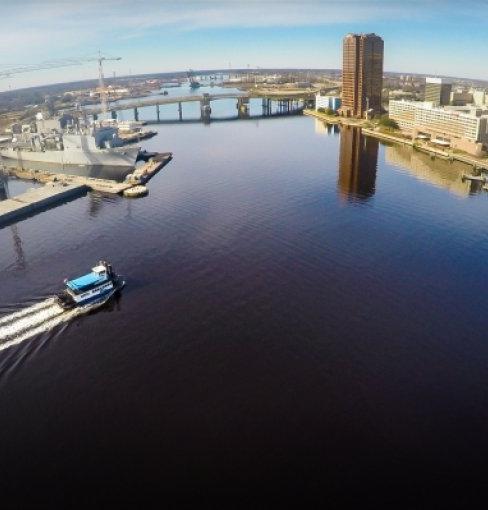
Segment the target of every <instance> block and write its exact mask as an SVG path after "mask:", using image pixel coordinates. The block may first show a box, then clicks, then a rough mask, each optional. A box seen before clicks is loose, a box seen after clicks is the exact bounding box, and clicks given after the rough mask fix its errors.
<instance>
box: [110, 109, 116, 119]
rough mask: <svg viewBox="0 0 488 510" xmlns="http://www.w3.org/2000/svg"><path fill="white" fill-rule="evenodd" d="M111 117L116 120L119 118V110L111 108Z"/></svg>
mask: <svg viewBox="0 0 488 510" xmlns="http://www.w3.org/2000/svg"><path fill="white" fill-rule="evenodd" d="M110 117H111V118H112V119H114V120H117V112H116V111H115V110H111V111H110Z"/></svg>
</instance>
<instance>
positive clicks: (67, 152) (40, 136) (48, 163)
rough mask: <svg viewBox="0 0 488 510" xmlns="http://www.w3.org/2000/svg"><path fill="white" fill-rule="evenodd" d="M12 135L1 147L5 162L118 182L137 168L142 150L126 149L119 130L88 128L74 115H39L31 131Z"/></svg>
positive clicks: (19, 166)
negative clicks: (55, 116)
mask: <svg viewBox="0 0 488 510" xmlns="http://www.w3.org/2000/svg"><path fill="white" fill-rule="evenodd" d="M16 131H17V132H16ZM12 132H13V135H12V141H11V142H10V143H9V144H7V145H4V146H0V156H2V160H3V161H2V162H3V164H4V165H5V166H9V167H16V168H23V169H26V170H50V171H59V172H60V173H66V174H73V175H85V176H91V177H101V176H103V177H106V178H112V179H117V180H118V179H123V178H124V177H125V175H127V174H128V173H129V172H131V171H132V170H133V169H134V167H135V164H136V161H137V157H138V155H139V151H140V148H139V147H137V146H134V145H126V146H124V142H123V140H121V139H120V138H119V136H118V131H117V129H116V128H113V127H107V126H103V125H97V124H91V125H88V124H86V123H84V121H83V119H80V118H77V117H73V116H71V115H63V116H61V117H57V118H53V119H44V118H43V116H42V114H38V115H37V117H36V122H35V124H33V125H32V126H30V127H29V128H28V129H24V130H23V131H22V130H21V131H20V132H19V129H18V128H17V129H15V128H13V129H12Z"/></svg>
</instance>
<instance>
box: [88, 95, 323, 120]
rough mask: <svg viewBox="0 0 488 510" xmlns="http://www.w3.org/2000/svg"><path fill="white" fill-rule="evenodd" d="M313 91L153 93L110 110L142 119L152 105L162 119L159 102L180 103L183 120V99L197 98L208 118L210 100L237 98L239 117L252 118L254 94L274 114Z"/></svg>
mask: <svg viewBox="0 0 488 510" xmlns="http://www.w3.org/2000/svg"><path fill="white" fill-rule="evenodd" d="M314 96H315V92H314V91H310V90H306V91H265V92H262V91H252V92H220V93H216V94H210V93H204V94H195V95H187V96H173V97H169V96H164V95H158V96H151V97H144V98H138V99H132V100H124V102H120V103H117V102H114V103H109V105H108V111H109V112H110V114H111V115H112V118H116V116H117V112H118V111H124V110H133V112H134V118H135V120H139V108H146V107H148V106H153V107H155V109H156V115H155V117H156V120H155V121H154V122H163V121H162V119H161V115H160V106H166V105H172V104H175V105H178V120H179V121H182V120H183V103H192V102H196V103H199V104H200V120H203V121H208V120H210V118H211V112H212V108H211V103H212V101H218V100H222V99H234V100H235V101H236V109H237V117H238V118H249V116H250V115H249V102H250V100H251V98H258V99H261V100H262V113H263V116H268V115H271V114H272V112H273V104H274V105H275V108H274V110H277V112H278V113H279V114H285V113H296V112H297V111H300V110H302V109H303V108H304V107H305V106H306V105H308V104H309V103H310V101H313V99H314ZM84 111H85V112H86V113H87V114H88V115H93V116H94V117H95V118H96V117H97V116H98V115H99V114H101V113H102V112H103V110H102V106H95V107H89V108H85V109H84Z"/></svg>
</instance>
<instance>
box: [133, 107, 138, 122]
mask: <svg viewBox="0 0 488 510" xmlns="http://www.w3.org/2000/svg"><path fill="white" fill-rule="evenodd" d="M134 120H136V121H137V120H139V110H138V109H137V107H136V108H134Z"/></svg>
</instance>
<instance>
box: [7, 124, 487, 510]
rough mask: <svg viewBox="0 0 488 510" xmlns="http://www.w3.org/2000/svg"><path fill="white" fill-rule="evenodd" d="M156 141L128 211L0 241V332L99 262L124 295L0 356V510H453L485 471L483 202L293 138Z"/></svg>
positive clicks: (428, 167) (415, 174) (316, 139)
mask: <svg viewBox="0 0 488 510" xmlns="http://www.w3.org/2000/svg"><path fill="white" fill-rule="evenodd" d="M158 130H159V136H158V137H155V138H153V139H151V140H149V141H148V142H147V144H146V145H145V147H146V148H148V149H151V150H155V149H157V150H161V151H172V152H173V153H174V159H173V161H172V162H171V163H170V164H169V165H168V166H167V167H166V168H165V169H164V170H163V171H162V172H161V173H160V174H159V175H157V176H156V177H155V178H154V179H153V180H152V181H151V182H150V184H149V189H150V193H149V196H148V197H146V198H144V199H140V200H127V199H123V198H119V197H115V198H114V197H104V196H101V195H97V194H88V195H87V196H86V197H83V198H80V199H78V200H76V201H73V202H70V203H68V204H66V205H64V206H62V207H58V208H56V209H52V210H50V211H47V212H44V213H42V214H40V215H38V216H35V217H33V218H30V219H27V220H25V221H22V222H20V223H18V224H17V225H15V226H14V227H7V228H4V229H3V230H0V312H1V313H2V314H3V313H8V312H12V311H14V310H17V309H19V308H21V307H23V306H27V305H29V304H32V303H33V302H36V301H37V300H41V299H43V298H45V297H47V296H49V295H51V294H52V293H54V292H56V291H57V290H58V289H59V288H60V286H61V284H62V280H63V278H64V277H66V276H75V275H78V274H81V273H83V272H85V271H86V270H87V269H89V267H90V266H91V265H92V264H93V263H94V262H96V261H97V260H99V259H100V258H105V259H107V260H110V261H111V262H112V263H113V265H114V267H115V268H116V269H117V270H118V271H119V272H121V273H122V274H124V275H126V277H127V281H128V284H127V287H126V289H125V290H124V292H123V294H122V296H121V297H120V299H119V300H117V301H116V302H114V303H113V304H112V305H111V306H109V307H108V308H107V309H105V310H103V311H100V312H98V313H94V314H92V315H89V316H87V317H82V318H78V319H76V320H75V321H73V322H71V323H69V324H67V325H64V326H62V327H60V328H58V329H55V330H53V331H50V332H48V333H45V334H43V335H41V336H38V337H35V338H33V339H31V340H27V341H25V342H23V343H21V344H19V345H18V346H16V347H12V348H10V349H7V350H3V351H0V458H1V463H0V475H1V476H0V489H1V492H0V494H2V501H3V502H12V501H17V502H18V503H19V504H18V506H19V507H22V506H23V504H24V503H25V501H26V500H28V501H30V502H32V501H35V502H42V503H45V504H48V506H49V505H50V507H53V506H57V507H60V506H61V507H64V508H66V507H69V506H70V505H71V504H74V503H84V504H86V505H87V506H90V505H91V506H97V504H99V503H100V502H101V501H104V502H109V503H114V502H119V503H120V504H123V503H124V502H125V503H127V502H129V501H135V502H137V501H139V502H140V501H141V500H144V499H146V498H148V497H149V496H153V495H157V497H158V498H159V500H160V501H169V498H172V499H173V498H176V499H177V500H178V501H179V502H180V503H183V502H188V500H189V499H192V498H198V501H199V504H200V503H201V504H202V505H203V502H204V501H207V500H212V501H214V504H215V502H216V501H220V500H222V499H223V500H225V502H226V507H230V508H232V507H236V506H242V507H244V508H256V507H258V508H260V507H266V506H267V505H268V504H270V505H271V504H272V503H273V502H276V501H277V500H278V499H281V498H283V497H287V498H291V497H292V496H297V495H300V497H301V498H302V503H301V506H302V507H306V506H310V505H308V504H306V503H305V502H306V500H307V499H308V498H310V497H312V495H313V496H314V497H319V498H322V499H323V500H324V501H325V500H331V499H332V500H334V501H336V502H337V501H340V502H345V501H349V500H351V499H354V500H355V502H356V505H362V506H365V505H366V503H371V502H372V501H375V502H377V503H379V502H384V500H386V499H388V500H389V502H390V504H391V505H392V506H391V507H392V508H396V507H408V508H433V507H435V505H434V504H433V502H434V503H435V502H437V503H438V504H439V503H440V502H445V501H447V502H451V503H456V504H458V506H459V507H463V505H466V504H467V503H466V502H467V501H469V500H470V498H473V497H474V496H475V495H476V492H477V491H481V490H482V489H483V487H484V483H485V477H484V469H485V464H486V458H487V454H488V435H487V433H486V430H487V425H488V391H487V387H488V386H487V383H488V342H487V341H486V340H487V334H486V310H487V304H488V303H487V301H488V300H487V297H486V279H487V278H486V277H487V272H488V269H487V267H488V266H487V264H486V253H487V249H488V233H487V223H488V220H487V218H488V200H487V198H488V196H487V195H486V193H485V194H483V193H480V192H477V191H476V190H473V189H470V188H469V185H468V184H464V183H462V182H461V173H462V171H463V168H458V167H456V166H454V165H450V164H448V163H445V162H441V161H437V162H433V161H431V160H430V158H428V157H425V156H422V155H420V154H418V153H412V152H409V151H408V150H407V149H403V148H396V147H385V146H383V145H381V144H379V143H378V142H377V141H375V140H372V139H366V138H364V137H361V136H360V134H359V133H357V132H354V131H350V130H345V131H344V132H342V133H341V134H340V133H339V132H337V130H335V131H334V130H333V129H331V128H329V130H327V129H326V128H325V127H324V126H323V125H322V124H321V123H317V122H315V121H314V120H313V119H311V118H306V117H291V118H282V119H268V120H262V121H236V122H228V123H216V124H210V125H202V124H195V125H176V126H161V127H159V128H158ZM261 492H264V493H265V496H263V497H258V496H257V495H258V493H261ZM443 507H445V506H443ZM464 507H465V506H464ZM468 507H470V506H468Z"/></svg>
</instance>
